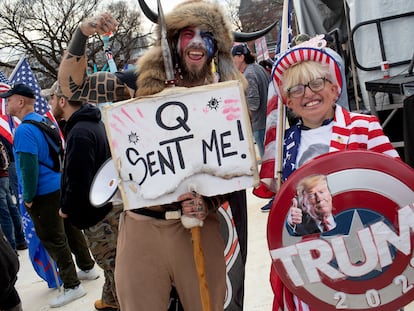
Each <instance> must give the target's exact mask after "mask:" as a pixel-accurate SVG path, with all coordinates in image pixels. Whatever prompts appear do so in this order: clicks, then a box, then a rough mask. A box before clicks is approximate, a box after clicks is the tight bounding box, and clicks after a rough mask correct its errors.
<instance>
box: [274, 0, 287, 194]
mask: <svg viewBox="0 0 414 311" xmlns="http://www.w3.org/2000/svg"><path fill="white" fill-rule="evenodd" d="M289 1H290V0H284V1H283V11H282V27H281V37H280V53H283V52H284V51H286V49H287V45H288V35H289V34H288V18H289V16H288V15H289ZM277 109H278V126H277V128H276V141H277V147H276V150H277V151H276V152H277V155H276V159H277V160H276V165H277V168H276V176H277V190H279V188H280V186H281V184H282V167H283V161H282V160H283V136H284V132H285V127H286V120H285V119H286V116H285V107H284V105H283V102H282V99H281V97H279V99H278V105H277Z"/></svg>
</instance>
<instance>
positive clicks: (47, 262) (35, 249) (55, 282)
mask: <svg viewBox="0 0 414 311" xmlns="http://www.w3.org/2000/svg"><path fill="white" fill-rule="evenodd" d="M9 80H10V84H14V83H24V84H26V85H27V86H29V87H31V89H32V90H33V91H34V92H35V95H36V103H35V111H36V112H37V113H39V114H41V115H45V116H47V117H49V118H50V119H51V120H53V121H54V122H55V123H56V120H55V118H54V117H53V114H52V112H51V110H50V106H49V104H48V103H47V101H46V99H45V98H44V97H43V96H41V95H40V87H39V84H38V83H37V80H36V77H35V76H34V74H33V71H32V69H31V68H30V66H29V63H28V62H27V60H26V58H25V57H23V58H21V59H20V61H19V63H18V64H17V65H16V67H15V68H14V70H13V72H12V74H11V75H10V79H9ZM19 203H20V204H19V205H20V212H21V215H22V223H23V228H24V231H25V235H26V240H27V242H28V246H29V256H30V260H31V261H32V265H33V268H34V269H35V271H36V272H37V274H38V275H39V276H40V277H41V278H42V279H44V280H45V281H46V282H47V284H48V287H49V288H57V287H59V286H60V285H61V284H62V280H61V279H60V277H59V274H58V272H57V268H56V263H55V262H54V261H53V260H52V259H51V258H50V256H49V254H48V253H47V251H46V249H45V248H44V247H43V245H42V243H41V242H40V240H39V237H38V236H37V234H36V231H35V228H34V226H33V222H32V220H31V218H30V215H29V214H28V213H27V211H26V209H25V207H24V205H23V199H22V195H21V185H20V184H19Z"/></svg>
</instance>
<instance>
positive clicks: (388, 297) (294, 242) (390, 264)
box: [267, 150, 414, 311]
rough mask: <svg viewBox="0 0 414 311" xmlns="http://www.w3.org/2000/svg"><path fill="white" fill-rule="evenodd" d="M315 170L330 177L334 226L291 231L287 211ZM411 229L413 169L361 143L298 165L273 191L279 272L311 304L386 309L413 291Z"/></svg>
mask: <svg viewBox="0 0 414 311" xmlns="http://www.w3.org/2000/svg"><path fill="white" fill-rule="evenodd" d="M355 159H358V161H355ZM314 174H324V175H326V176H327V183H328V185H329V189H330V193H331V195H332V203H333V208H334V209H333V214H334V220H335V223H336V225H335V227H334V228H331V229H329V231H326V232H319V233H316V232H315V231H313V233H310V234H306V235H301V234H292V233H291V232H290V230H289V226H288V225H287V217H288V213H289V210H290V207H291V204H292V199H293V197H295V196H296V195H297V191H296V186H297V185H298V183H299V182H300V181H301V180H303V178H305V177H308V176H312V175H314ZM320 195H321V193H318V197H319V196H320ZM325 195H326V194H325ZM283 215H285V217H284V216H283ZM309 223H310V222H308V223H307V224H309ZM413 228H414V172H413V170H412V169H411V168H410V167H409V166H408V165H407V164H405V163H403V162H402V161H400V160H397V159H393V158H390V157H388V156H386V155H383V154H380V153H374V152H369V151H359V150H358V151H345V152H336V153H328V154H326V155H323V156H320V157H318V158H315V159H313V160H311V161H309V162H308V163H307V164H305V165H303V166H302V167H301V168H299V169H298V170H297V171H295V172H294V173H293V174H292V175H291V176H290V177H289V178H288V179H287V181H286V183H284V184H283V185H282V187H281V188H280V190H279V191H278V193H277V195H276V197H275V200H274V203H273V206H272V209H271V211H270V215H269V222H268V228H267V230H268V235H267V236H268V242H269V250H270V255H271V257H272V261H273V265H274V267H275V270H276V271H277V273H278V275H279V277H280V278H281V279H282V281H283V283H284V284H285V286H286V287H288V288H289V290H290V291H291V292H292V293H293V294H294V295H296V296H297V297H299V298H300V299H301V300H303V301H304V302H306V303H307V304H308V305H310V306H312V307H313V308H315V309H317V310H326V311H334V310H338V309H340V310H376V311H389V310H399V309H400V308H402V307H403V306H405V305H407V304H409V303H410V302H411V301H412V300H413V297H414V259H413V258H414V251H413V245H414V244H413V243H414V234H413ZM295 229H297V228H295Z"/></svg>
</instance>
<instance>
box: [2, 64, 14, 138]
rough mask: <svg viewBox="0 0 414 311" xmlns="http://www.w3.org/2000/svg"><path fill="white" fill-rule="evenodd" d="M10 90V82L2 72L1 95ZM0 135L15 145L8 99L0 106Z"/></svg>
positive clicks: (3, 99)
mask: <svg viewBox="0 0 414 311" xmlns="http://www.w3.org/2000/svg"><path fill="white" fill-rule="evenodd" d="M9 89H10V82H9V80H8V79H7V78H6V76H5V75H4V73H3V72H2V71H0V93H4V92H7V91H8V90H9ZM0 135H2V136H3V137H4V138H6V139H7V140H8V141H9V143H10V144H13V134H12V130H11V127H10V116H9V115H8V114H7V112H6V99H5V98H1V106H0Z"/></svg>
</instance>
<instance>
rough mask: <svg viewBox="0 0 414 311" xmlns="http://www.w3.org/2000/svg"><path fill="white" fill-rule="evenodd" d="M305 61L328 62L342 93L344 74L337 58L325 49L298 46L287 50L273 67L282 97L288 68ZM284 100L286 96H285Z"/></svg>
mask: <svg viewBox="0 0 414 311" xmlns="http://www.w3.org/2000/svg"><path fill="white" fill-rule="evenodd" d="M304 61H315V62H318V63H321V64H326V65H328V67H329V71H330V73H331V76H332V79H334V82H337V84H338V92H339V94H340V93H341V88H342V83H343V82H342V76H341V69H340V67H339V65H338V63H337V62H336V60H335V59H334V58H333V57H332V56H331V55H330V54H329V53H328V52H327V51H325V50H324V49H319V48H314V47H303V46H298V47H294V48H292V49H289V50H287V51H285V52H284V53H283V54H282V55H281V56H280V57H279V58H278V59H277V61H276V62H275V65H274V69H273V82H274V85H275V88H276V91H277V93H278V95H279V97H280V98H283V91H282V89H281V88H282V78H283V75H284V73H285V72H286V70H288V69H289V68H290V67H293V66H295V65H297V64H299V63H301V62H304ZM283 101H285V100H284V98H283Z"/></svg>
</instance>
